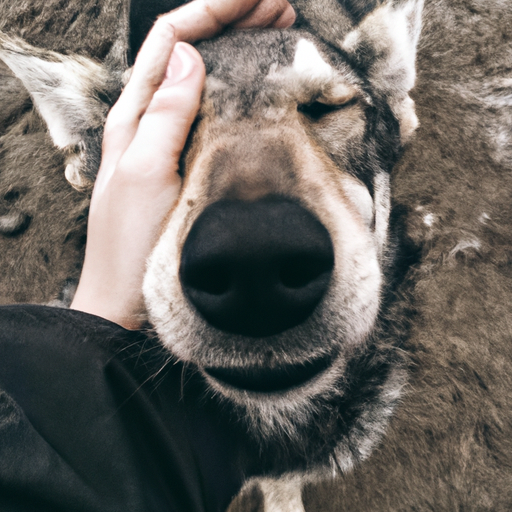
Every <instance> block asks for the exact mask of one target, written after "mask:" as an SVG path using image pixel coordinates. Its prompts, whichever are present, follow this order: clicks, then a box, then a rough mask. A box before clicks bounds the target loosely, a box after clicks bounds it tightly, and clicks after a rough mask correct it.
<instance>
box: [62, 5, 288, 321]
mask: <svg viewBox="0 0 512 512" xmlns="http://www.w3.org/2000/svg"><path fill="white" fill-rule="evenodd" d="M294 20H295V13H294V11H293V9H292V7H291V6H290V5H289V4H288V2H287V1H286V0H194V1H193V2H191V3H189V4H187V5H185V6H183V7H181V8H179V9H177V10H175V11H173V12H171V13H169V14H166V15H163V16H161V17H160V18H159V19H158V21H157V22H156V23H155V25H154V27H153V29H152V30H151V32H150V33H149V35H148V37H147V38H146V41H145V42H144V44H143V46H142V48H141V50H140V52H139V54H138V56H137V59H136V62H135V65H134V67H133V71H132V74H131V77H130V81H129V82H128V84H127V85H126V87H125V89H124V91H123V93H122V94H121V96H120V98H119V100H118V102H117V103H116V104H115V105H114V107H113V108H112V110H111V111H110V114H109V116H108V118H107V122H106V125H105V135H104V139H103V156H102V162H101V166H100V170H99V172H98V178H97V180H96V184H95V186H94V191H93V195H92V199H91V207H90V211H89V221H88V231H87V247H86V253H85V261H84V266H83V270H82V275H81V277H80V282H79V285H78V288H77V291H76V294H75V298H74V300H73V303H72V304H71V308H73V309H77V310H80V311H84V312H86V313H90V314H94V315H97V316H100V317H103V318H106V319H107V320H110V321H112V322H115V323H117V324H119V325H121V326H123V327H125V328H127V329H138V328H140V327H141V325H142V322H143V321H144V318H145V314H144V312H145V307H144V298H143V295H142V281H143V278H144V273H145V269H146V260H147V258H148V256H149V255H150V253H151V251H152V249H153V247H154V245H155V244H156V242H157V240H158V237H159V235H160V233H161V231H162V229H163V227H164V225H165V221H166V219H167V218H168V216H169V215H170V213H171V212H172V209H173V207H174V204H175V203H176V200H177V198H178V196H179V193H180V189H181V178H180V177H179V175H178V173H177V170H178V162H179V158H180V155H181V152H182V150H183V147H184V145H185V141H186V138H187V135H188V132H189V130H190V127H191V125H192V122H193V121H194V118H195V116H196V114H197V111H198V109H199V103H200V97H201V91H202V89H203V85H204V80H205V69H204V64H203V62H202V59H201V57H200V55H199V53H198V52H197V51H196V50H195V49H194V48H193V47H192V46H190V44H188V43H190V42H194V41H197V40H199V39H206V38H209V37H212V36H214V35H215V34H218V33H219V32H221V31H222V30H223V29H224V28H226V27H228V26H234V27H236V28H251V27H274V28H285V27H288V26H290V25H291V24H292V23H293V22H294Z"/></svg>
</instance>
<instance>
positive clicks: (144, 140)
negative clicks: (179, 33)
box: [118, 42, 205, 180]
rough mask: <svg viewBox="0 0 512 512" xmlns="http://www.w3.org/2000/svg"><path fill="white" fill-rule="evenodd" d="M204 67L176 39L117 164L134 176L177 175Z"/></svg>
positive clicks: (195, 54) (191, 50)
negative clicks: (166, 63) (162, 77)
mask: <svg viewBox="0 0 512 512" xmlns="http://www.w3.org/2000/svg"><path fill="white" fill-rule="evenodd" d="M204 78H205V69H204V64H203V61H202V59H201V56H200V55H199V53H198V52H197V50H196V49H195V48H193V47H192V46H190V45H189V44H187V43H181V42H180V43H177V44H176V46H175V48H174V52H173V54H172V56H171V60H170V63H169V66H168V71H167V73H166V75H165V78H164V80H163V82H162V83H161V85H160V87H159V88H158V90H157V91H156V92H155V93H154V95H153V98H152V99H151V101H150V103H149V105H148V106H147V108H146V111H145V113H144V115H143V116H142V118H141V120H140V123H139V126H138V129H137V132H136V135H135V137H134V138H133V140H132V142H131V144H130V146H129V147H128V148H127V150H126V151H125V153H124V155H123V156H122V158H121V160H120V162H119V164H118V167H119V168H120V170H121V171H122V172H124V173H126V172H130V169H132V170H133V171H132V172H133V173H134V179H138V180H140V179H147V177H148V176H151V177H152V179H154V178H153V177H154V176H161V177H162V179H164V180H174V179H177V173H176V172H175V171H176V170H177V169H178V163H179V158H180V155H181V152H182V150H183V147H184V145H185V142H186V139H187V136H188V133H189V131H190V127H191V126H192V123H193V121H194V119H195V116H196V115H197V111H198V110H199V104H200V100H201V91H202V88H203V84H204Z"/></svg>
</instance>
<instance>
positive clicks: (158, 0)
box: [128, 0, 191, 65]
mask: <svg viewBox="0 0 512 512" xmlns="http://www.w3.org/2000/svg"><path fill="white" fill-rule="evenodd" d="M190 1H191V0H151V1H150V2H148V0H131V1H130V30H129V33H130V42H129V45H130V49H129V52H128V62H129V64H130V65H131V64H133V62H134V60H135V57H136V56H137V53H138V52H139V50H140V47H141V46H142V43H143V42H144V39H146V36H147V35H148V32H149V31H150V30H151V27H152V26H153V23H154V22H155V20H156V19H157V17H158V16H159V15H160V14H164V13H166V12H169V11H172V10H173V9H176V8H177V7H180V6H181V5H184V4H187V3H189V2H190Z"/></svg>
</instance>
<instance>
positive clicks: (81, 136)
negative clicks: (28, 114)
mask: <svg viewBox="0 0 512 512" xmlns="http://www.w3.org/2000/svg"><path fill="white" fill-rule="evenodd" d="M0 59H1V60H3V61H4V62H5V64H6V65H7V66H8V67H9V68H10V69H11V71H12V72H13V73H14V75H15V76H16V77H17V78H19V79H20V80H21V82H22V83H23V85H24V86H25V87H26V89H27V90H28V92H29V94H30V96H31V97H32V100H33V102H34V105H35V106H36V108H37V110H38V111H39V113H40V114H41V116H42V117H43V119H44V121H45V122H46V124H47V126H48V131H49V133H50V136H51V138H52V140H53V142H54V144H55V145H56V146H57V147H59V148H61V149H65V150H66V152H67V162H66V164H67V166H66V178H67V179H68V181H69V182H70V183H71V184H72V185H73V186H74V187H75V188H84V187H87V186H88V185H89V184H90V183H89V182H90V181H92V180H93V179H94V175H95V173H96V171H97V166H98V164H99V162H98V161H97V160H98V159H99V156H100V155H99V154H96V155H93V154H94V153H98V148H97V147H96V148H95V151H94V152H91V151H87V149H89V148H87V146H88V145H96V146H97V145H98V144H101V140H99V141H98V140H96V139H97V138H98V137H99V138H100V139H101V131H102V127H103V124H104V122H105V118H106V115H107V112H108V109H109V107H110V103H111V101H110V100H109V99H108V94H109V92H108V91H109V89H110V88H111V81H112V77H111V75H110V74H109V73H108V72H107V69H106V68H105V67H103V66H102V65H100V64H98V63H96V62H94V61H93V60H91V59H88V58H85V57H81V56H77V55H75V56H67V55H60V54H58V53H55V52H51V51H46V50H41V49H38V48H34V47H33V46H30V45H29V44H27V43H25V42H24V41H22V40H21V39H19V38H14V37H11V36H6V35H4V34H1V33H0ZM96 135H97V136H96Z"/></svg>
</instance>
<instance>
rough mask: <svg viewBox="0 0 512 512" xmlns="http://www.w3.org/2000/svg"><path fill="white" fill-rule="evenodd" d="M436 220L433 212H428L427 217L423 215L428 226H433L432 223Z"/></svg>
mask: <svg viewBox="0 0 512 512" xmlns="http://www.w3.org/2000/svg"><path fill="white" fill-rule="evenodd" d="M434 220H435V217H434V214H433V213H427V215H425V217H423V222H424V224H425V225H426V226H428V227H429V228H430V227H432V225H433V224H434Z"/></svg>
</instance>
